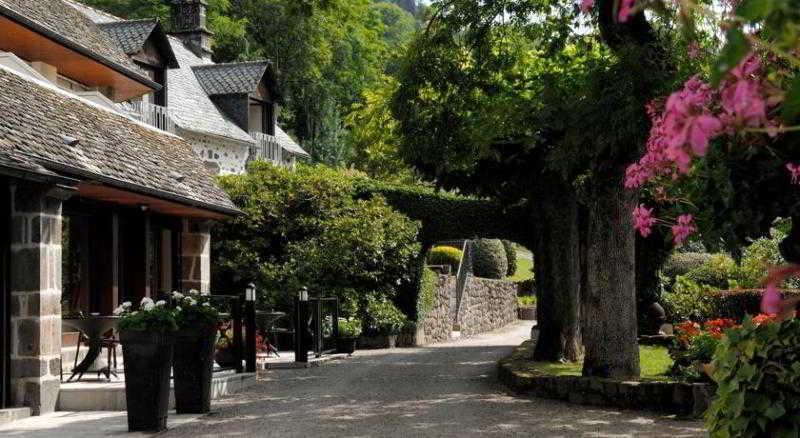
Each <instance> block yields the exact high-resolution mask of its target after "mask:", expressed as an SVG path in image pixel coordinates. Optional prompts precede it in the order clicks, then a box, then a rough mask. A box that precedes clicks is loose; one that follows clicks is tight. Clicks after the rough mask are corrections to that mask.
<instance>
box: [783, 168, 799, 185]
mask: <svg viewBox="0 0 800 438" xmlns="http://www.w3.org/2000/svg"><path fill="white" fill-rule="evenodd" d="M786 170H788V171H789V174H790V175H791V176H792V184H795V185H797V184H800V164H794V163H786Z"/></svg>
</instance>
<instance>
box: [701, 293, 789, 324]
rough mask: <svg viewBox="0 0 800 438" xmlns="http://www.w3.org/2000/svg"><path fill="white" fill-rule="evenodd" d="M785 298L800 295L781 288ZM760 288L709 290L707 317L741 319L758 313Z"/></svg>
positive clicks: (760, 295) (759, 308) (759, 309)
mask: <svg viewBox="0 0 800 438" xmlns="http://www.w3.org/2000/svg"><path fill="white" fill-rule="evenodd" d="M782 292H783V295H784V297H786V298H793V297H798V296H800V291H798V290H796V289H794V290H783V291H782ZM763 293H764V291H763V290H762V289H755V290H754V289H736V290H729V291H711V292H709V299H710V303H711V305H710V306H711V309H712V310H711V313H710V314H709V315H708V317H709V318H731V319H734V320H736V321H741V320H743V319H744V318H745V316H746V315H751V316H753V315H758V314H759V313H761V297H762V295H763Z"/></svg>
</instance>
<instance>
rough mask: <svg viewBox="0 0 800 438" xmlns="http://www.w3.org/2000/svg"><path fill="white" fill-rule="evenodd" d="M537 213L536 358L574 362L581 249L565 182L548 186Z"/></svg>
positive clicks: (574, 203) (570, 192) (573, 200)
mask: <svg viewBox="0 0 800 438" xmlns="http://www.w3.org/2000/svg"><path fill="white" fill-rule="evenodd" d="M546 189H547V190H544V191H543V192H546V193H542V194H541V196H539V197H538V198H537V199H538V200H541V203H540V204H539V205H540V207H541V210H540V211H539V213H538V214H537V215H536V216H537V220H538V222H539V224H538V231H537V239H536V240H537V242H536V245H535V247H534V249H533V252H534V255H535V260H536V266H535V269H536V294H537V304H536V307H537V310H536V314H537V324H538V328H539V336H538V339H537V342H536V350H535V352H534V360H537V361H558V360H562V359H563V360H569V361H576V360H578V358H579V356H580V283H581V272H580V252H579V251H580V247H579V233H578V203H577V200H576V197H575V194H574V192H573V190H572V189H571V188H570V187H568V186H563V185H562V186H556V185H548V187H546Z"/></svg>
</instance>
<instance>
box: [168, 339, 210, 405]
mask: <svg viewBox="0 0 800 438" xmlns="http://www.w3.org/2000/svg"><path fill="white" fill-rule="evenodd" d="M216 335H217V333H216V331H215V330H214V327H208V328H205V329H196V328H190V329H183V330H179V331H178V332H177V333H176V334H175V360H174V361H173V364H172V373H173V379H174V380H175V410H176V411H177V413H178V414H206V413H208V412H210V411H211V378H212V376H213V374H214V347H215V345H214V344H215V341H216V337H217V336H216Z"/></svg>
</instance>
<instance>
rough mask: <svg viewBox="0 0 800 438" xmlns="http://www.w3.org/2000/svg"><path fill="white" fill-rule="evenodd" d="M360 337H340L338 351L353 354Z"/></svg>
mask: <svg viewBox="0 0 800 438" xmlns="http://www.w3.org/2000/svg"><path fill="white" fill-rule="evenodd" d="M357 341H358V338H339V339H337V340H336V352H337V353H344V354H353V352H354V351H356V342H357Z"/></svg>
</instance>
